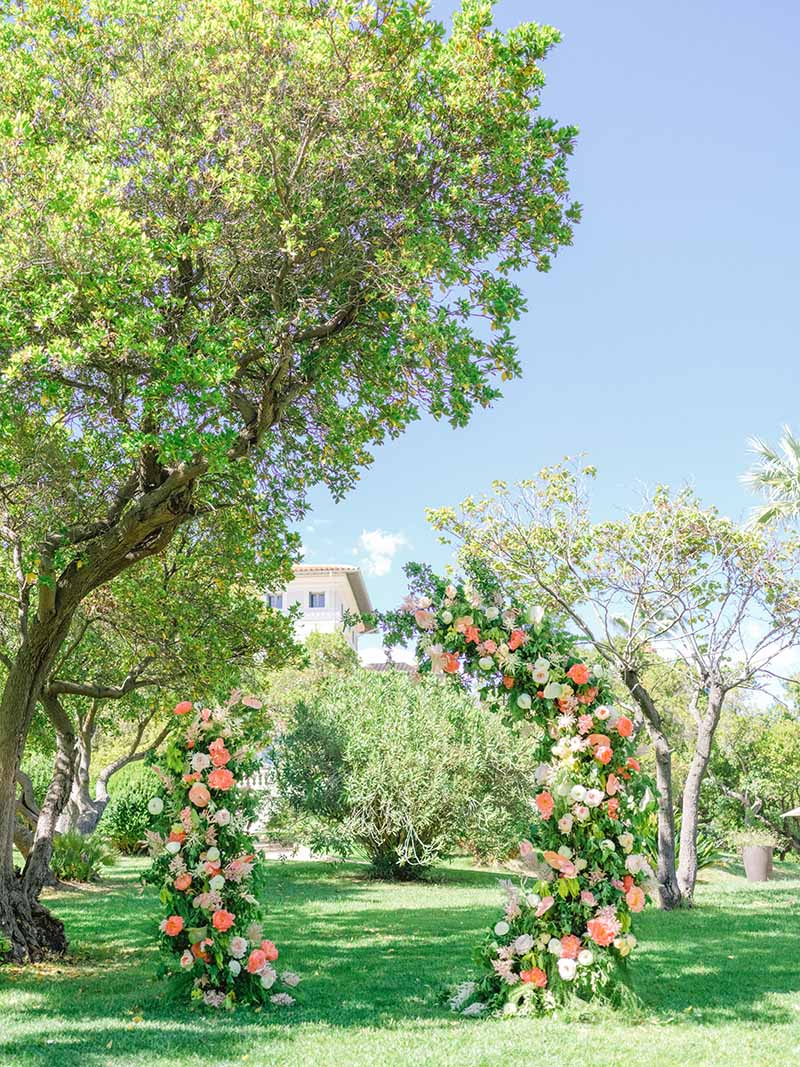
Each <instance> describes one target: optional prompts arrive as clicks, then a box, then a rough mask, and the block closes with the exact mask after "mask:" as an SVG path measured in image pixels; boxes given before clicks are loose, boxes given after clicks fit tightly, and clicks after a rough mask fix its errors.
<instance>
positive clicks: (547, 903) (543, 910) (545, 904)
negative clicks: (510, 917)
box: [536, 897, 555, 919]
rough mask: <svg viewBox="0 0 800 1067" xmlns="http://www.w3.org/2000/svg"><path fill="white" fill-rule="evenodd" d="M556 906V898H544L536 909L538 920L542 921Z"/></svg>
mask: <svg viewBox="0 0 800 1067" xmlns="http://www.w3.org/2000/svg"><path fill="white" fill-rule="evenodd" d="M554 904H555V897H542V899H541V900H540V901H539V904H538V906H537V908H536V918H537V919H541V917H542V916H543V915H546V914H547V912H548V911H550V909H551V908H552V906H553V905H554Z"/></svg>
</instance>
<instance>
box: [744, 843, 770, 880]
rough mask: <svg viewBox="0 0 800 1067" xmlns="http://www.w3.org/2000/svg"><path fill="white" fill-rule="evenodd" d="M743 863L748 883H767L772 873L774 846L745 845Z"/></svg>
mask: <svg viewBox="0 0 800 1067" xmlns="http://www.w3.org/2000/svg"><path fill="white" fill-rule="evenodd" d="M742 862H743V863H744V871H745V874H746V875H747V881H748V882H766V881H768V880H769V877H770V875H771V873H772V845H745V846H744V847H743V848H742Z"/></svg>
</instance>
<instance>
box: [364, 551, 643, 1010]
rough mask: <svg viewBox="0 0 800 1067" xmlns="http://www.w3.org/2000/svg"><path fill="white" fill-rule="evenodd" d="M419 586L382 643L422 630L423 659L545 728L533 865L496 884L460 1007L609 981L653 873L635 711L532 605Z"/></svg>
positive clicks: (546, 999)
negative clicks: (493, 909)
mask: <svg viewBox="0 0 800 1067" xmlns="http://www.w3.org/2000/svg"><path fill="white" fill-rule="evenodd" d="M409 573H410V575H411V576H412V579H413V588H414V593H415V595H413V596H411V597H409V598H408V599H407V601H406V603H405V604H404V606H403V609H402V610H401V611H399V612H393V613H390V614H388V615H383V616H374V617H373V620H372V621H374V622H377V623H378V624H379V625H380V626H381V628H382V629H383V630H384V632H385V634H386V640H387V643H388V644H390V645H391V644H397V643H399V642H401V641H408V640H409V639H412V638H416V639H417V655H418V660H419V664H420V669H421V670H423V671H425V670H430V671H431V672H433V673H434V674H440V675H449V676H450V677H452V678H453V679H456V680H458V681H459V682H460V683H461V684H468V685H470V686H472V687H474V688H475V690H476V691H477V693H478V695H479V696H480V698H481V700H483V701H484V702H485V703H486V704H487V705H489V706H490V707H493V708H495V709H496V710H497V711H499V712H501V713H502V714H504V715H505V716H507V717H508V718H509V719H511V720H512V721H515V722H516V723H518V724H519V728H520V729H523V730H527V731H530V732H532V733H533V734H534V735H535V737H537V738H538V739H539V742H540V743H539V748H538V758H539V764H538V766H537V770H536V778H537V781H538V782H539V784H540V787H541V788H540V789H539V791H538V792H537V793H536V795H535V796H534V797H533V798H532V808H533V812H534V815H533V824H532V827H531V833H530V839H529V840H526V841H523V842H522V843H521V845H520V854H521V858H522V860H523V861H524V863H525V865H526V867H527V869H528V871H529V872H530V873H529V876H528V877H527V878H525V879H524V880H523V881H522V883H520V884H515V883H513V882H511V881H506V882H504V883H503V884H504V888H505V890H506V895H507V899H506V904H505V909H504V913H503V916H502V917H501V918H500V919H499V921H498V922H497V923H496V924H495V925H494V927H493V928H492V930H491V931H490V932H489V934H488V936H487V938H486V940H485V942H484V943H483V944H482V945H481V946H480V947H479V949H478V958H479V960H480V962H481V972H480V974H479V975H478V977H477V979H476V981H473V982H465V983H464V984H463V985H462V986H461V987H460V988H459V990H458V992H457V994H456V995H455V997H454V998H453V1000H452V1001H451V1005H452V1006H453V1008H454V1010H457V1011H460V1012H462V1013H463V1014H468V1015H479V1014H482V1013H484V1012H488V1011H497V1010H501V1011H505V1012H515V1011H529V1012H534V1013H546V1012H549V1011H552V1010H554V1009H555V1007H556V1006H557V1005H558V1004H559V1003H562V1002H564V1001H565V1000H566V999H569V998H572V997H574V996H575V995H576V994H577V996H579V997H581V998H582V999H590V998H591V997H592V996H596V995H598V994H601V993H602V994H603V995H606V996H609V995H611V994H612V992H614V991H615V990H617V988H618V986H619V981H618V980H619V979H620V977H621V976H622V973H623V972H624V970H625V967H626V965H627V957H628V956H629V955H630V953H631V951H632V950H633V949H634V948H635V947H636V938H635V936H634V934H633V932H632V926H633V919H634V916H635V915H636V913H637V912H640V911H641V910H642V909H643V908H644V906H645V900H646V896H647V895H649V896H651V897H652V896H654V894H655V891H656V889H657V885H656V882H655V879H654V875H653V872H652V870H651V867H650V865H649V863H648V860H647V858H646V855H645V848H644V830H645V825H646V823H647V822H648V819H649V813H650V810H651V808H652V806H653V803H654V800H653V793H652V789H651V783H650V781H649V779H648V778H647V777H646V776H645V775H643V774H642V772H641V767H640V764H639V761H638V759H637V756H636V747H637V745H636V740H635V736H634V734H635V730H634V725H633V723H632V721H631V720H630V719H629V718H628V717H627V716H625V715H623V714H620V713H619V712H618V711H616V710H615V709H614V707H613V705H612V703H611V699H612V692H611V687H610V684H609V680H608V676H607V674H606V671H605V670H604V668H603V665H601V664H598V663H589V662H588V661H587V660H585V659H584V658H583V657H582V656H581V654H580V650H579V646H578V645H577V642H576V640H575V638H574V637H572V636H571V635H570V634H568V633H567V632H565V631H564V630H563V629H560V628H559V627H557V626H556V625H554V624H553V623H552V622H551V621H550V620H549V619H548V618H546V617H545V615H544V613H543V611H542V610H541V609H540V608H538V607H533V608H527V609H526V608H524V607H522V606H521V605H519V604H511V603H509V602H508V601H507V600H504V599H503V598H502V597H501V596H500V595H499V594H498V595H492V594H490V595H488V596H487V595H485V594H482V593H481V592H480V591H478V589H477V588H476V587H474V586H472V585H470V584H469V583H464V582H457V581H448V580H447V579H444V578H440V577H437V576H436V575H434V574H432V573H431V572H430V571H429V570H428V569H426V568H413V567H412V568H410V569H409Z"/></svg>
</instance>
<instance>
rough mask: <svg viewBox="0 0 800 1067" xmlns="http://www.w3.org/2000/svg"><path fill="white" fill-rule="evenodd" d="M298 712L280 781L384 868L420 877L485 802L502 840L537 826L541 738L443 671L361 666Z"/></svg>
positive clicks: (472, 826)
mask: <svg viewBox="0 0 800 1067" xmlns="http://www.w3.org/2000/svg"><path fill="white" fill-rule="evenodd" d="M294 719H295V721H294V725H293V727H292V728H291V729H290V730H289V732H288V734H287V735H286V737H285V738H284V739H283V740H282V742H281V744H280V746H279V749H278V778H279V784H280V787H281V790H282V791H283V792H284V793H285V795H286V796H287V798H288V799H289V801H290V802H291V803H292V804H293V805H294V806H295V807H296V808H297V809H299V810H300V811H302V812H306V813H309V814H311V815H314V816H316V817H318V818H321V819H323V820H325V821H327V822H328V823H329V824H335V825H336V826H337V827H338V828H339V830H340V832H341V834H342V835H343V837H344V839H345V840H350V841H352V842H354V843H356V844H357V845H359V846H360V847H361V848H362V849H363V850H364V851H365V852H366V853H367V855H368V856H369V858H370V861H371V863H372V866H373V867H374V868H375V870H376V872H377V873H378V874H380V875H381V876H382V877H388V878H415V877H419V875H420V874H421V873H422V872H423V871H424V870H425V869H426V868H427V867H429V866H430V865H431V864H432V863H433V862H435V861H436V860H437V859H438V858H439V857H440V856H441V855H442V854H443V853H444V852H446V851H447V850H449V849H452V848H453V847H454V846H455V845H456V844H458V843H459V842H461V841H463V840H464V839H465V838H469V837H470V836H471V835H473V834H475V832H476V831H477V830H480V829H483V828H482V827H481V826H480V819H479V817H478V816H479V810H480V809H481V808H483V807H485V808H486V809H488V811H489V812H490V813H491V814H492V820H493V826H494V830H495V832H496V833H497V838H498V840H497V845H498V846H499V847H500V848H501V849H502V848H503V847H504V846H506V845H507V844H508V838H509V836H510V837H514V836H517V835H521V834H523V833H524V831H525V829H526V824H527V820H528V818H529V813H530V805H529V801H530V796H531V792H532V790H533V788H534V779H533V764H534V760H533V758H532V756H533V746H529V747H528V748H527V749H526V746H525V744H524V743H520V742H519V741H517V740H515V738H514V737H513V735H511V734H510V733H509V732H508V731H507V730H506V729H505V728H504V727H503V725H502V723H500V722H499V721H498V720H497V719H496V718H495V717H493V716H491V714H490V713H488V712H486V711H485V710H484V709H483V708H481V707H480V706H479V705H478V704H477V703H476V701H475V700H474V699H473V698H472V697H470V696H469V695H468V694H466V693H459V692H457V691H454V690H453V688H452V687H451V686H448V685H447V684H445V683H443V682H437V681H435V680H431V679H427V680H425V681H417V680H414V679H412V678H410V677H409V676H408V675H407V674H405V673H403V672H400V671H396V670H390V671H385V672H380V673H378V672H374V671H367V670H357V671H355V672H353V673H351V674H347V675H341V676H334V677H331V678H329V679H328V680H327V681H326V682H324V683H323V684H322V685H321V686H320V687H319V688H318V690H317V691H316V692H314V693H312V694H311V695H309V696H307V697H306V698H305V699H304V700H302V701H301V702H300V703H299V704H298V705H297V707H296V709H295V716H294ZM526 757H527V758H526ZM499 813H502V815H500V814H499ZM509 824H510V825H511V827H512V829H511V831H510V832H509V829H508V827H509ZM518 839H519V837H518V836H517V840H518Z"/></svg>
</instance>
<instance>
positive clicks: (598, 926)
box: [586, 919, 617, 948]
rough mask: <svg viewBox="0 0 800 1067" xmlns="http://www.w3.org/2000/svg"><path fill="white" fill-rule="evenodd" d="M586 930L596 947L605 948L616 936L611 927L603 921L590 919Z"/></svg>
mask: <svg viewBox="0 0 800 1067" xmlns="http://www.w3.org/2000/svg"><path fill="white" fill-rule="evenodd" d="M586 930H587V932H588V934H589V937H591V939H592V941H594V943H595V944H596V945H600V946H601V948H607V947H608V946H609V945H610V944H611V942H612V941H613V940H614V938H615V937H616V936H617V935H616V933H615V932H614V929H613V927H612V926H611V925H610V924H609V923H607V922H606V921H605V919H590V920H589V922H588V923H587V924H586Z"/></svg>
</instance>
